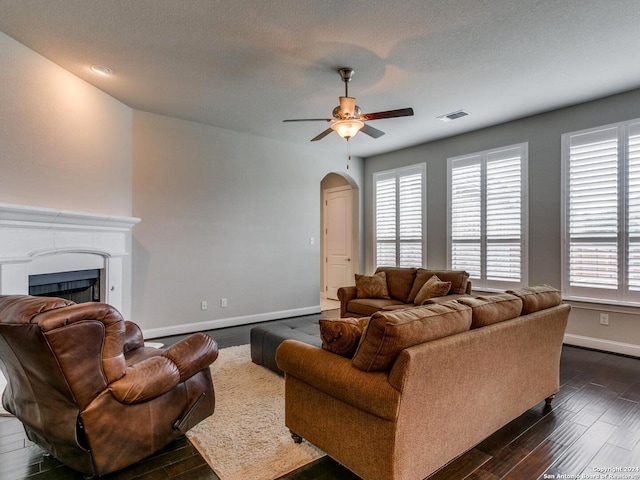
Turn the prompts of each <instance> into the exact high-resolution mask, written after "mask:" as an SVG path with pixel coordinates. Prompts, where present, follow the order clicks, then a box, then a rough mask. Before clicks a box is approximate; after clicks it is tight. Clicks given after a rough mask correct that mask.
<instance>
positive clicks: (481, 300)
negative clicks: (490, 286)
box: [458, 293, 522, 328]
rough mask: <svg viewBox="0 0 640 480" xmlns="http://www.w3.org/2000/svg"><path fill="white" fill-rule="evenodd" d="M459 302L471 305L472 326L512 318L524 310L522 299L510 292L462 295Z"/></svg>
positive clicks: (478, 326) (477, 326) (482, 325)
mask: <svg viewBox="0 0 640 480" xmlns="http://www.w3.org/2000/svg"><path fill="white" fill-rule="evenodd" d="M458 302H460V303H462V304H463V305H467V306H469V307H471V312H472V313H471V328H480V327H485V326H487V325H491V324H492V323H498V322H503V321H505V320H511V319H512V318H516V317H518V316H520V312H521V311H522V299H521V298H520V297H516V296H515V295H511V294H509V293H499V294H496V295H482V296H479V297H461V298H459V299H458Z"/></svg>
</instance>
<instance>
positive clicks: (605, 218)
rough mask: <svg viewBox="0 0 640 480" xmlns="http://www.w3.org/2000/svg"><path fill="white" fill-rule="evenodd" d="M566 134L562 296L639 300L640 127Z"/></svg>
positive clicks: (629, 125)
mask: <svg viewBox="0 0 640 480" xmlns="http://www.w3.org/2000/svg"><path fill="white" fill-rule="evenodd" d="M635 122H636V123H633V122H624V123H620V124H616V125H611V126H606V127H601V128H597V129H591V130H587V131H582V132H574V133H569V134H565V135H563V138H562V140H563V153H562V161H563V178H564V180H563V184H564V190H563V203H564V230H563V235H564V239H565V241H564V245H565V249H564V250H563V272H564V273H563V293H564V295H565V296H567V297H574V298H580V299H592V300H607V301H616V302H622V303H626V302H638V301H640V123H637V121H635Z"/></svg>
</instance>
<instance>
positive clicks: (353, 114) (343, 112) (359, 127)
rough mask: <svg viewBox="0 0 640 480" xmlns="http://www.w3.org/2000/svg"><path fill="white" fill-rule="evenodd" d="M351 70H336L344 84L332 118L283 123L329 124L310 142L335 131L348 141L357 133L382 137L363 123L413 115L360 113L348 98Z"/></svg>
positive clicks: (402, 112)
mask: <svg viewBox="0 0 640 480" xmlns="http://www.w3.org/2000/svg"><path fill="white" fill-rule="evenodd" d="M353 71H354V70H353V68H341V69H339V70H338V73H339V74H340V77H341V78H342V81H343V82H344V97H340V105H339V106H337V107H336V108H334V109H333V118H299V119H289V120H283V121H284V122H331V125H330V126H329V128H327V129H326V130H325V131H324V132H322V133H320V134H319V135H317V136H315V137H314V138H312V139H311V141H312V142H316V141H318V140H322V139H323V138H324V137H326V136H327V135H329V134H330V133H331V132H333V131H335V132H336V133H337V134H338V135H340V136H341V137H342V138H346V139H347V140H349V139H350V138H352V137H353V136H355V135H356V133H358V132H362V133H365V134H367V135H369V136H370V137H373V138H378V137H381V136H382V135H384V132H383V131H382V130H378V129H377V128H373V127H372V126H371V125H367V124H366V123H365V122H368V121H371V120H382V119H384V118H395V117H410V116H411V115H413V109H412V108H401V109H399V110H387V111H386V112H374V113H361V112H362V111H361V110H360V107H359V106H358V105H356V99H355V97H350V96H349V82H350V81H351V77H352V76H353Z"/></svg>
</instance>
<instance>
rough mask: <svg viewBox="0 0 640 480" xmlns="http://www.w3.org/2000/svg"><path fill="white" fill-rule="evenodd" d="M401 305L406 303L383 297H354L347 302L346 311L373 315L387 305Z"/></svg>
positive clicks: (404, 305)
mask: <svg viewBox="0 0 640 480" xmlns="http://www.w3.org/2000/svg"><path fill="white" fill-rule="evenodd" d="M393 306H402V307H407V306H410V305H407V304H406V303H403V302H400V301H398V300H391V299H389V300H387V299H384V298H355V299H353V300H350V301H349V303H348V304H347V311H348V312H349V313H357V314H358V315H363V316H368V315H373V314H374V313H376V312H377V311H378V310H383V309H385V308H387V307H393Z"/></svg>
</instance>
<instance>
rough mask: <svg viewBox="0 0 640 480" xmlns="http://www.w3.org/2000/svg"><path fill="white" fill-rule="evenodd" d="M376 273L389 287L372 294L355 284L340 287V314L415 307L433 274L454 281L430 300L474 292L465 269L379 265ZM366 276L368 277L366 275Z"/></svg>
mask: <svg viewBox="0 0 640 480" xmlns="http://www.w3.org/2000/svg"><path fill="white" fill-rule="evenodd" d="M374 275H376V276H377V275H382V276H383V278H384V279H385V280H386V287H387V291H386V294H385V292H382V294H380V293H378V294H377V295H374V296H371V295H370V294H367V292H366V290H365V291H362V290H363V289H361V290H359V289H358V288H357V287H358V283H359V281H358V279H359V277H363V276H360V275H356V285H354V286H349V287H341V288H339V289H338V299H339V300H340V316H341V317H364V316H369V315H373V314H374V313H375V312H377V311H380V310H396V309H401V308H407V307H414V306H416V304H415V303H414V301H415V299H416V296H417V295H418V293H419V292H420V290H421V288H422V287H423V286H424V284H425V283H426V282H427V281H428V280H429V279H430V278H431V277H433V276H434V275H435V276H437V277H438V279H440V280H441V281H443V282H451V285H450V287H449V290H448V292H447V293H445V294H444V295H442V296H438V297H435V298H433V297H432V298H430V301H429V303H442V302H447V301H449V300H454V299H456V298H458V297H460V296H463V295H470V294H471V282H470V281H469V274H468V273H467V272H465V271H463V270H433V269H426V268H408V267H378V268H377V269H376V271H375V274H374ZM364 278H365V279H366V278H367V277H364Z"/></svg>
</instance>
